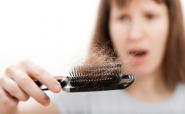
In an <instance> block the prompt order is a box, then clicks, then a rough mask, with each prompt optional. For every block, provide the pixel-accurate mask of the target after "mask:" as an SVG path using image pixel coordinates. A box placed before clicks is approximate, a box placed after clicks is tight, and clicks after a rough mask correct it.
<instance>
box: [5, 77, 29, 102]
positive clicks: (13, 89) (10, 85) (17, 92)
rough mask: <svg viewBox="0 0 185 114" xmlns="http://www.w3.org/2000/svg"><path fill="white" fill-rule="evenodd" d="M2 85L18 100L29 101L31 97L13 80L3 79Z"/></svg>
mask: <svg viewBox="0 0 185 114" xmlns="http://www.w3.org/2000/svg"><path fill="white" fill-rule="evenodd" d="M2 83H3V84H2V85H3V86H2V88H3V89H4V90H5V91H7V92H8V93H9V94H10V95H11V96H14V97H15V98H16V99H18V100H20V101H27V100H28V99H29V96H28V95H27V94H26V93H25V92H24V91H23V90H21V88H20V87H19V86H18V85H17V84H16V83H15V82H14V81H13V80H12V79H10V78H3V79H2Z"/></svg>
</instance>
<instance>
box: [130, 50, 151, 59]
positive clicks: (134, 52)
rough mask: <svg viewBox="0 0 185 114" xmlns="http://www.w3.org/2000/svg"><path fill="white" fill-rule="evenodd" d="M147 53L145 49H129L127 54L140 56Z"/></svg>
mask: <svg viewBox="0 0 185 114" xmlns="http://www.w3.org/2000/svg"><path fill="white" fill-rule="evenodd" d="M146 54H147V51H146V50H132V51H129V55H132V56H135V57H141V56H144V55H146Z"/></svg>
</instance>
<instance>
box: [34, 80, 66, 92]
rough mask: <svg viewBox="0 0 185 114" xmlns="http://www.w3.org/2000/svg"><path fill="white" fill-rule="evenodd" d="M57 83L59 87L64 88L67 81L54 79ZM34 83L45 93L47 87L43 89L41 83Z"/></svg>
mask: <svg viewBox="0 0 185 114" xmlns="http://www.w3.org/2000/svg"><path fill="white" fill-rule="evenodd" d="M56 79H57V81H58V82H59V83H60V85H61V87H62V88H63V87H65V86H66V85H67V81H66V80H65V79H58V78H56ZM35 83H36V84H37V85H38V86H39V87H40V88H41V90H42V91H47V90H49V89H48V88H47V87H45V86H44V85H43V84H42V83H40V82H39V81H35Z"/></svg>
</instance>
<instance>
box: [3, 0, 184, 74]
mask: <svg viewBox="0 0 185 114" xmlns="http://www.w3.org/2000/svg"><path fill="white" fill-rule="evenodd" d="M183 2H184V3H183V4H185V1H184V0H183ZM98 3H99V0H0V73H2V72H3V70H4V69H5V67H7V66H9V65H11V64H15V63H17V62H19V61H21V60H22V59H29V60H31V61H34V62H35V63H37V64H38V65H40V66H42V67H44V68H45V69H46V70H48V71H49V72H50V73H52V74H60V73H61V74H63V73H66V72H67V71H68V70H69V69H70V68H71V67H72V66H73V65H76V64H79V63H81V62H82V61H83V60H84V58H85V56H86V54H87V50H88V46H89V43H90V39H91V37H92V33H93V30H94V24H95V20H96V15H97V8H98ZM183 8H184V7H183Z"/></svg>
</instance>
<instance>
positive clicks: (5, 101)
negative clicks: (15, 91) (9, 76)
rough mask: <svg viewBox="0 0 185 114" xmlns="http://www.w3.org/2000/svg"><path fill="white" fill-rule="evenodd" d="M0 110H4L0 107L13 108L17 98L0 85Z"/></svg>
mask: <svg viewBox="0 0 185 114" xmlns="http://www.w3.org/2000/svg"><path fill="white" fill-rule="evenodd" d="M0 101H1V102H0V110H1V111H2V110H5V109H1V108H7V109H10V108H15V107H16V106H17V104H18V100H16V99H14V98H13V97H11V96H9V95H8V94H7V93H6V92H5V91H4V90H3V89H2V88H1V87H0Z"/></svg>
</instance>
